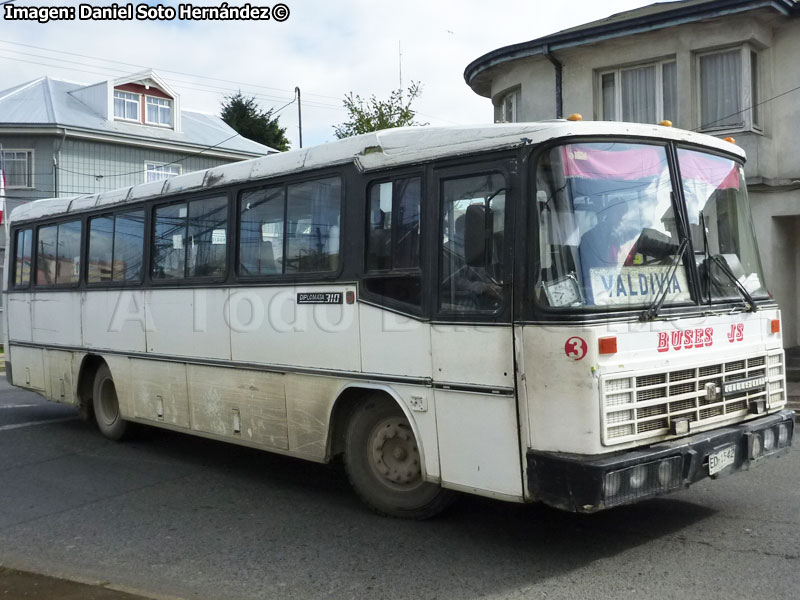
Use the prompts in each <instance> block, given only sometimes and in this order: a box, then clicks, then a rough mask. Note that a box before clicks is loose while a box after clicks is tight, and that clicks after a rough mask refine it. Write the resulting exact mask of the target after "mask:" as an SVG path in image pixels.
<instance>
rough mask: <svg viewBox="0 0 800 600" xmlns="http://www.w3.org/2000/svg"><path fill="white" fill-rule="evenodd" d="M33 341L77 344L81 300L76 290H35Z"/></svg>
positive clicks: (79, 340)
mask: <svg viewBox="0 0 800 600" xmlns="http://www.w3.org/2000/svg"><path fill="white" fill-rule="evenodd" d="M31 331H32V341H33V342H35V343H39V344H47V345H63V346H80V345H81V344H82V339H81V338H82V336H81V301H80V294H79V293H76V292H38V291H37V292H34V294H33V299H32V302H31Z"/></svg>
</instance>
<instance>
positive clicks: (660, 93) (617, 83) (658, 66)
mask: <svg viewBox="0 0 800 600" xmlns="http://www.w3.org/2000/svg"><path fill="white" fill-rule="evenodd" d="M670 63H675V68H676V69H677V58H676V57H674V56H671V57H669V58H664V59H662V60H651V61H648V62H643V63H638V64H635V65H627V66H624V67H616V68H612V69H602V70H600V71H597V86H596V91H595V94H596V98H597V107H598V110H597V114H598V120H599V121H602V120H604V119H603V114H604V113H605V110H604V109H605V106H604V105H603V75H610V74H613V75H614V118H613V119H612V121H622V72H623V71H631V70H634V69H642V68H645V67H655V72H656V78H655V84H656V94H655V97H656V119H655V123H652V124H653V125H655V124H657V123H660V122H661V121H663V120H664V119H665V117H664V65H667V64H670ZM679 96H680V95H679ZM675 110H676V112H678V114H676V115H675V116H674V117H673V118H672V119H671V120H673V121H676V122H677V121H678V119H680V118H681V117H680V107H679V106H676V107H675ZM673 124H674V123H673Z"/></svg>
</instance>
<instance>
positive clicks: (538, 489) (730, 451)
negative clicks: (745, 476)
mask: <svg viewBox="0 0 800 600" xmlns="http://www.w3.org/2000/svg"><path fill="white" fill-rule="evenodd" d="M770 432H771V433H770ZM770 436H771V438H772V444H771V447H769V448H767V447H765V441H766V442H767V444H766V445H767V446H770V444H769V438H770ZM765 437H766V440H765ZM793 437H794V411H791V410H783V411H781V412H779V413H776V414H774V415H770V416H767V417H762V418H760V419H756V420H754V421H748V422H747V423H741V424H738V425H733V426H729V427H723V428H721V429H715V430H713V431H706V432H704V433H698V434H695V435H692V436H689V437H685V438H681V439H678V440H672V441H670V442H664V443H661V444H654V445H652V446H649V447H647V448H641V449H636V450H631V451H629V452H623V453H615V454H613V455H604V456H601V457H586V456H576V455H569V454H562V453H552V452H536V451H534V450H529V451H528V454H527V461H528V472H527V474H528V488H529V490H530V493H531V495H532V496H533V499H534V500H537V501H540V502H544V503H545V504H549V505H551V506H555V507H557V508H561V509H563V510H569V511H572V512H596V511H599V510H603V509H605V508H610V507H612V506H620V505H622V504H631V503H633V502H638V501H639V500H643V499H645V498H652V497H654V496H658V495H661V494H666V493H669V492H673V491H675V490H678V489H682V488H686V487H689V486H690V485H691V484H693V483H695V482H696V481H700V480H701V479H705V478H706V477H709V457H710V456H713V460H714V462H715V464H722V462H728V461H732V462H730V464H727V466H725V467H724V468H722V469H721V470H719V471H718V472H716V473H715V474H714V475H712V476H711V477H714V478H716V477H720V476H723V475H727V474H730V473H735V472H736V471H741V470H746V469H749V468H750V466H751V465H753V464H758V463H761V462H763V461H764V460H766V459H768V458H773V457H777V456H782V455H783V454H786V453H787V452H788V451H789V448H791V445H792V438H793ZM718 461H721V462H718ZM717 468H719V467H717Z"/></svg>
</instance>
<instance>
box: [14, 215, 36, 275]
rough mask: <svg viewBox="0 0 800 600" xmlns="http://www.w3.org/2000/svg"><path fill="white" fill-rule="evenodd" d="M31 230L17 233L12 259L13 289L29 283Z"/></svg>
mask: <svg viewBox="0 0 800 600" xmlns="http://www.w3.org/2000/svg"><path fill="white" fill-rule="evenodd" d="M32 242H33V230H31V229H23V230H21V231H17V243H16V255H15V257H14V287H25V286H27V285H28V284H29V283H30V281H31V244H32Z"/></svg>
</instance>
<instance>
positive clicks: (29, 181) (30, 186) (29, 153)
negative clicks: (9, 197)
mask: <svg viewBox="0 0 800 600" xmlns="http://www.w3.org/2000/svg"><path fill="white" fill-rule="evenodd" d="M0 151H1V152H2V153H3V154H4V155H6V154H10V153H12V152H24V153H25V154H27V161H26V162H27V165H26V171H25V174H26V175H27V177H26V179H27V184H28V185H10V184H9V183H8V173H7V172H4V173H3V175H4V176H5V180H6V189H9V190H32V189H34V188H35V187H36V184H35V182H34V179H33V175H34V168H33V166H34V165H35V164H36V163H35V162H34V159H35V156H34V153H33V148H2V150H0ZM12 160H13V159H12ZM7 161H8V158H7V157H5V156H4V157H3V165H7ZM6 171H7V169H6Z"/></svg>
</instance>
